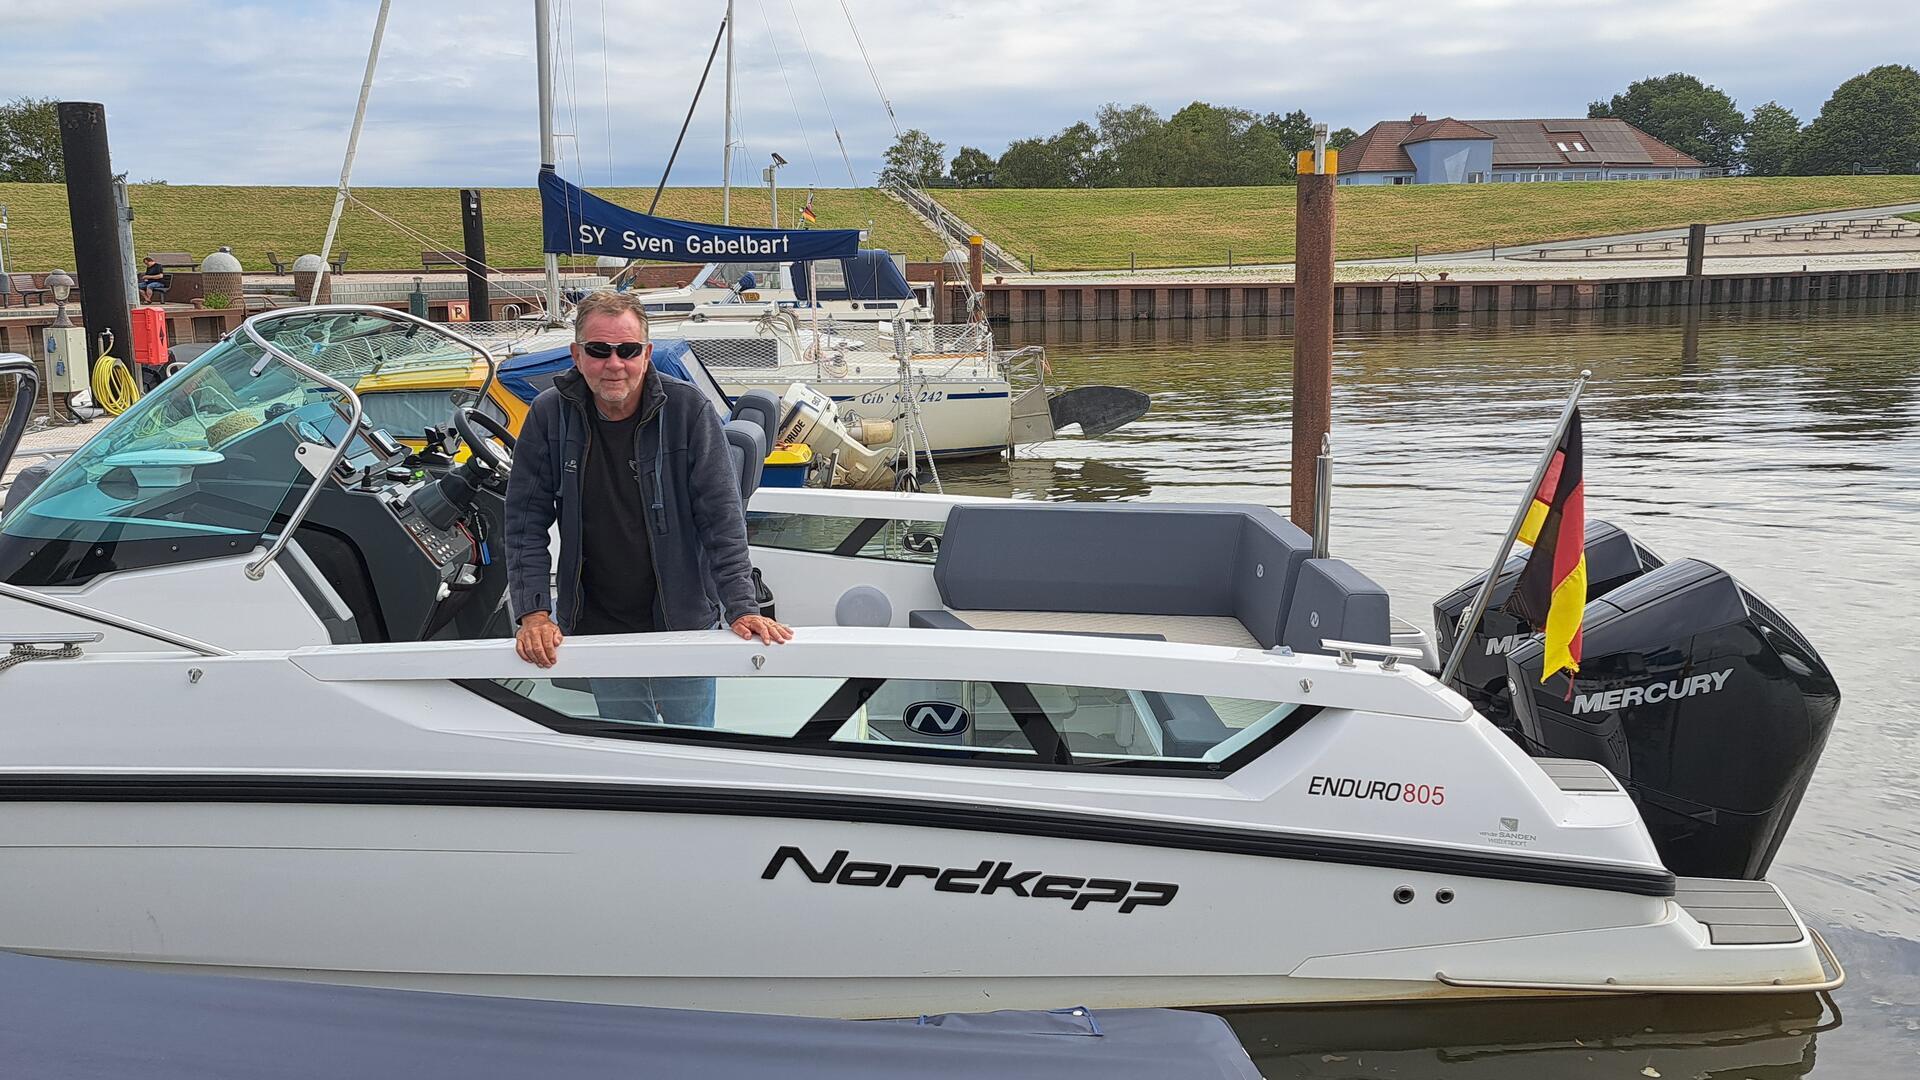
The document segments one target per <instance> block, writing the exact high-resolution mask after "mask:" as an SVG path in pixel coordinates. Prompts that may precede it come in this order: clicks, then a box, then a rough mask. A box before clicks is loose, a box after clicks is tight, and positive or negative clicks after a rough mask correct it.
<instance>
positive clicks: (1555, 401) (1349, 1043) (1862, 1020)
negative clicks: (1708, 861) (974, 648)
mask: <svg viewBox="0 0 1920 1080" xmlns="http://www.w3.org/2000/svg"><path fill="white" fill-rule="evenodd" d="M1291 330H1292V328H1291V325H1290V324H1289V323H1288V322H1286V321H1285V320H1282V319H1278V318H1275V319H1249V320H1234V321H1227V320H1216V321H1135V322H1110V323H1085V324H1068V325H1064V326H1060V325H1056V326H1048V327H1044V328H1042V327H1040V326H1021V325H1014V326H1009V327H1003V328H1001V333H1002V336H1003V337H1007V338H1009V339H1010V340H1011V342H1012V343H1013V344H1016V345H1017V344H1030V343H1044V344H1045V345H1047V347H1048V353H1049V356H1050V357H1051V359H1052V361H1053V364H1054V372H1055V377H1056V380H1057V381H1059V382H1062V383H1065V384H1068V385H1073V384H1079V383H1091V382H1105V383H1117V384H1121V385H1126V386H1132V387H1136V388H1138V389H1140V390H1144V391H1146V392H1147V393H1149V394H1151V395H1152V398H1153V411H1152V413H1151V414H1149V415H1148V416H1147V417H1146V418H1145V419H1144V420H1141V421H1139V422H1136V423H1134V424H1132V425H1130V426H1128V427H1126V428H1123V429H1121V430H1119V431H1116V432H1114V433H1112V434H1110V435H1107V436H1105V437H1103V438H1099V439H1080V438H1065V439H1060V440H1057V441H1054V442H1051V443H1047V444H1043V445H1041V446H1038V447H1034V448H1029V449H1026V450H1023V451H1022V452H1021V456H1020V458H1019V459H1017V460H1015V461H1013V462H1011V463H1006V462H997V463H985V462H982V463H964V464H952V465H948V466H946V467H945V468H943V469H942V479H943V481H944V482H945V484H946V488H947V490H948V491H951V492H958V493H970V494H994V495H1013V496H1015V497H1019V498H1032V499H1047V500H1083V501H1098V500H1113V499H1154V500H1208V501H1236V502H1257V503H1264V504H1268V505H1273V506H1278V507H1281V508H1283V509H1284V508H1285V507H1286V506H1287V504H1288V493H1287V484H1288V468H1287V462H1288V435H1289V424H1290V418H1289V410H1288V399H1289V389H1290V380H1291V377H1292V373H1291V341H1290V337H1289V335H1290V334H1291ZM1582 368H1590V369H1592V371H1593V381H1592V382H1591V384H1590V385H1589V387H1588V389H1587V391H1586V394H1585V398H1584V402H1585V405H1584V409H1583V416H1584V421H1585V440H1586V443H1585V445H1586V500H1587V501H1586V505H1587V514H1588V516H1589V517H1590V518H1598V519H1602V520H1606V521H1611V522H1613V523H1614V524H1616V525H1619V526H1621V527H1623V528H1625V529H1627V530H1628V531H1629V532H1631V533H1632V534H1633V535H1634V536H1635V537H1637V538H1638V539H1639V540H1640V541H1641V542H1642V543H1644V544H1646V545H1647V546H1649V547H1651V548H1652V549H1653V550H1654V551H1656V552H1658V553H1659V554H1660V555H1661V556H1662V557H1664V558H1667V559H1675V558H1684V557H1697V558H1702V559H1705V560H1707V561H1709V562H1712V563H1715V564H1717V565H1719V566H1721V567H1723V568H1724V569H1726V570H1728V571H1730V572H1731V573H1733V574H1734V575H1735V576H1737V577H1738V578H1739V579H1740V580H1741V581H1742V582H1743V583H1745V584H1746V585H1747V586H1748V587H1749V588H1751V589H1753V590H1754V591H1755V592H1757V593H1758V594H1759V595H1761V596H1762V597H1765V598H1766V599H1767V600H1768V601H1769V602H1771V603H1772V604H1773V605H1774V606H1775V607H1776V608H1777V609H1779V610H1780V611H1781V612H1783V613H1784V614H1785V615H1786V616H1787V617H1788V618H1790V619H1792V620H1793V621H1794V622H1795V623H1796V624H1797V625H1798V626H1799V627H1800V629H1801V630H1802V631H1804V632H1805V633H1806V634H1807V635H1808V636H1809V637H1810V638H1811V639H1812V640H1813V642H1814V643H1815V645H1816V646H1817V647H1818V648H1819V649H1820V650H1821V653H1822V655H1823V656H1824V657H1825V659H1826V660H1827V662H1828V663H1829V665H1831V667H1832V669H1833V671H1834V673H1835V676H1836V678H1837V679H1838V680H1839V684H1840V687H1841V692H1842V695H1843V704H1842V707H1841V713H1840V718H1839V721H1838V723H1837V724H1836V726H1835V729H1834V732H1833V735H1832V738H1831V740H1830V741H1829V743H1828V745H1827V748H1826V753H1825V756H1824V757H1823V759H1822V760H1821V764H1820V768H1819V771H1818V773H1817V774H1816V776H1815V777H1814V780H1813V783H1812V786H1811V787H1810V789H1809V790H1808V792H1807V795H1806V799H1805V802H1804V803H1803V804H1802V806H1801V809H1800V812H1799V816H1798V818H1797V819H1796V820H1795V822H1794V825H1793V830H1792V833H1791V835H1790V836H1789V837H1788V839H1787V841H1786V843H1785V845H1784V846H1783V848H1782V849H1781V851H1780V854H1779V857H1778V860H1777V861H1776V862H1775V864H1774V868H1773V872H1772V874H1771V877H1772V879H1773V880H1774V881H1775V882H1777V883H1778V884H1780V885H1781V886H1782V887H1783V888H1784V889H1785V890H1786V891H1787V893H1788V895H1789V896H1790V897H1791V898H1792V899H1793V900H1794V902H1795V903H1796V904H1797V905H1799V906H1800V908H1801V910H1802V912H1803V913H1804V914H1805V915H1806V917H1807V920H1808V922H1809V923H1812V924H1814V925H1816V926H1818V927H1819V928H1820V929H1821V930H1822V931H1823V933H1825V934H1826V935H1827V938H1828V941H1829V942H1830V943H1831V944H1832V945H1833V947H1834V949H1835V951H1836V952H1837V953H1838V955H1839V956H1840V958H1841V959H1842V961H1843V962H1844V963H1845V964H1846V966H1847V968H1848V971H1849V974H1850V980H1849V982H1848V983H1847V985H1846V986H1845V987H1844V988H1842V989H1841V990H1840V991H1839V992H1837V993H1836V994H1835V995H1833V996H1832V998H1831V999H1824V998H1814V997H1810V996H1802V995H1794V996H1787V997H1754V998H1745V999H1730V998H1690V999H1683V998H1667V999H1659V1000H1654V999H1644V998H1641V999H1636V998H1616V999H1602V1000H1591V999H1588V1000H1577V1001H1575V1000H1559V1001H1542V1002H1530V1003H1520V1004H1502V1005H1486V1004H1466V1003H1455V1004H1444V1005H1428V1006H1418V1007H1392V1008H1364V1009H1343V1010H1310V1011H1297V1010H1296V1011H1272V1012H1244V1013H1236V1014H1233V1015H1232V1016H1231V1017H1230V1019H1231V1020H1232V1022H1233V1024H1234V1026H1235V1028H1236V1030H1238V1031H1239V1033H1240V1035H1241V1037H1242V1039H1243V1040H1244V1042H1245V1043H1246V1045H1247V1048H1248V1050H1249V1051H1250V1052H1251V1053H1252V1054H1253V1055H1254V1057H1255V1059H1256V1061H1258V1062H1259V1063H1260V1065H1261V1066H1262V1069H1263V1071H1264V1072H1265V1074H1266V1075H1267V1076H1269V1077H1274V1078H1279V1077H1296V1076H1298V1077H1376V1076H1390V1077H1425V1076H1435V1077H1547V1076H1552V1077H1567V1076H1609V1077H1629V1078H1630V1077H1636V1076H1648V1077H1654V1076H1664V1077H1669V1078H1672V1077H1689V1078H1691V1077H1729V1078H1740V1077H1751V1078H1756V1080H1757V1078H1763V1077H1764V1078H1776V1077H1800V1076H1817V1077H1821V1078H1829V1077H1861V1076H1913V1075H1920V715H1916V710H1917V709H1920V645H1916V632H1915V628H1914V626H1913V624H1912V622H1911V619H1912V616H1913V607H1914V597H1915V595H1916V587H1915V584H1914V580H1915V577H1914V575H1915V573H1916V562H1917V561H1920V560H1917V558H1916V557H1920V302H1916V301H1913V300H1894V301H1878V302H1876V301H1851V302H1849V301H1841V302H1827V303H1812V304H1806V305H1801V306H1797V307H1795V306H1781V307H1771V308H1764V309H1762V308H1740V309H1704V310H1703V309H1676V308H1668V309H1641V310H1633V311H1624V312H1610V311H1593V312H1541V313H1538V315H1537V316H1535V315H1534V314H1533V313H1527V312H1516V313H1510V314H1502V315H1500V316H1498V317H1497V318H1494V317H1488V316H1480V317H1476V316H1471V315H1462V316H1460V317H1458V318H1457V319H1456V318H1448V317H1444V316H1442V317H1434V316H1427V317H1422V318H1419V319H1414V318H1412V317H1399V318H1396V317H1394V316H1381V317H1371V318H1363V320H1361V321H1357V322H1355V323H1353V324H1351V325H1344V326H1343V327H1342V328H1341V329H1340V331H1339V334H1338V337H1337V339H1336V342H1335V353H1334V394H1333V402H1334V410H1333V447H1334V456H1335V459H1336V464H1335V470H1334V476H1335V482H1334V497H1333V517H1332V520H1333V527H1332V530H1331V535H1332V546H1333V550H1334V552H1335V553H1336V554H1338V555H1341V556H1343V557H1345V558H1348V559H1350V560H1352V561H1354V562H1355V563H1357V564H1358V565H1360V566H1361V567H1362V568H1363V569H1364V570H1366V571H1367V572H1368V573H1369V574H1371V575H1372V576H1373V577H1374V578H1375V579H1376V580H1378V581H1380V582H1381V583H1382V584H1383V585H1385V586H1386V587H1387V589H1388V590H1389V591H1390V592H1391V593H1392V595H1393V598H1394V607H1395V611H1396V613H1397V614H1399V615H1401V616H1403V617H1405V618H1407V619H1409V620H1412V621H1414V622H1416V623H1419V624H1421V625H1426V626H1430V625H1431V621H1432V603H1433V601H1434V599H1435V598H1437V597H1439V596H1441V595H1443V594H1445V593H1446V592H1447V591H1449V590H1451V589H1452V588H1454V587H1455V586H1456V585H1458V584H1460V583H1461V582H1463V581H1465V580H1466V579H1467V578H1469V577H1471V576H1473V575H1474V574H1476V573H1478V572H1479V571H1480V570H1482V569H1484V567H1485V565H1486V564H1487V562H1488V561H1489V560H1490V559H1491V558H1492V555H1493V552H1494V549H1495V547H1496V545H1497V544H1498V542H1499V534H1500V532H1501V530H1502V528H1503V527H1504V526H1505V525H1506V524H1507V522H1508V520H1509V518H1510V516H1511V514H1512V513H1513V508H1514V505H1515V503H1516V501H1517V500H1518V498H1519V497H1520V494H1521V489H1522V488H1523V487H1524V486H1525V485H1526V481H1527V476H1528V474H1529V471H1530V467H1531V465H1532V463H1533V462H1534V460H1535V458H1536V456H1537V454H1538V453H1539V451H1540V449H1541V447H1542V446H1543V444H1544V441H1545V438H1546V434H1547V432H1548V430H1549V429H1550V427H1551V425H1552V422H1553V419H1554V417H1555V415H1556V414H1557V408H1558V405H1559V403H1560V401H1561V400H1562V399H1563V398H1564V396H1565V393H1566V391H1567V389H1568V387H1569V385H1570V383H1571V381H1572V379H1573V378H1574V376H1575V375H1576V374H1577V373H1578V372H1579V371H1580V370H1581V369H1582ZM1273 917H1274V918H1276V919H1285V918H1286V917H1287V915H1286V898H1285V897H1284V896H1276V897H1274V912H1273ZM1246 932H1247V933H1249V934H1257V933H1258V932H1259V928H1258V927H1248V928H1247V929H1246Z"/></svg>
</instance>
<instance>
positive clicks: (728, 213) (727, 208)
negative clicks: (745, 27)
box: [720, 0, 733, 225]
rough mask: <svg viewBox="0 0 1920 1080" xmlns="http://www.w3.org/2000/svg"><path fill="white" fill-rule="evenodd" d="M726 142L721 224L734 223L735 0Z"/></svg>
mask: <svg viewBox="0 0 1920 1080" xmlns="http://www.w3.org/2000/svg"><path fill="white" fill-rule="evenodd" d="M726 109H727V119H726V144H725V145H724V146H722V147H721V148H720V224H722V225H731V224H733V0H727V102H726Z"/></svg>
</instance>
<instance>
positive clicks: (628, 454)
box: [573, 404, 659, 634]
mask: <svg viewBox="0 0 1920 1080" xmlns="http://www.w3.org/2000/svg"><path fill="white" fill-rule="evenodd" d="M641 411H643V410H636V411H635V412H634V414H633V415H632V416H629V417H627V418H626V419H625V420H607V419H605V418H603V417H602V416H601V415H600V410H599V408H598V407H597V406H595V405H592V404H589V405H588V406H587V413H588V415H589V417H590V418H591V423H590V424H589V433H588V440H589V445H588V447H587V455H586V457H587V461H586V471H585V472H584V473H583V474H582V475H581V477H580V497H581V513H580V533H581V536H580V539H581V554H582V556H583V559H582V566H581V569H580V617H579V618H578V619H577V620H575V622H574V627H573V632H574V633H575V634H638V633H649V632H651V631H652V630H653V629H654V628H655V626H656V625H657V620H656V619H655V617H654V597H655V594H656V593H657V591H658V588H659V586H658V584H657V582H656V581H655V580H654V576H653V546H652V545H653V534H652V531H651V530H650V529H649V527H648V524H647V507H646V501H645V499H644V498H643V497H642V495H641V492H640V482H639V481H638V480H636V479H635V478H634V471H633V450H634V435H635V433H636V432H637V431H638V430H639V427H640V414H641Z"/></svg>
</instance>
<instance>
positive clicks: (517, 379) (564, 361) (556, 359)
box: [499, 338, 693, 405]
mask: <svg viewBox="0 0 1920 1080" xmlns="http://www.w3.org/2000/svg"><path fill="white" fill-rule="evenodd" d="M688 351H689V350H688V348H687V343H686V342H685V341H682V340H680V339H679V338H654V339H653V366H655V367H657V368H659V369H660V374H662V375H671V376H673V377H674V378H676V379H679V380H680V381H681V382H693V378H692V376H690V375H688V374H687V366H686V361H685V359H684V358H685V357H686V356H687V354H688ZM572 366H573V351H572V350H571V349H569V348H568V347H567V346H565V345H560V346H556V347H554V348H551V349H539V350H536V351H534V352H530V353H521V354H520V355H519V356H516V357H514V358H512V359H511V360H508V361H507V362H506V363H504V364H501V365H500V374H499V379H500V385H502V386H504V387H506V388H507V390H508V391H509V392H511V393H512V394H513V396H514V397H517V398H519V399H520V400H521V401H524V402H526V403H527V404H529V405H531V404H533V399H534V398H536V397H539V396H540V391H542V390H545V389H546V388H547V387H549V386H552V385H553V380H554V379H555V378H556V377H557V376H558V375H559V374H560V373H561V372H563V371H565V370H567V369H568V368H570V367H572Z"/></svg>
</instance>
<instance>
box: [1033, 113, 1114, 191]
mask: <svg viewBox="0 0 1920 1080" xmlns="http://www.w3.org/2000/svg"><path fill="white" fill-rule="evenodd" d="M1047 152H1048V153H1049V154H1051V155H1052V156H1053V160H1054V161H1056V162H1058V163H1059V167H1060V171H1061V173H1062V174H1063V178H1064V179H1065V181H1066V183H1067V184H1068V185H1069V186H1071V187H1084V188H1090V187H1094V186H1096V185H1097V184H1098V183H1099V182H1100V181H1101V179H1102V178H1103V177H1104V176H1105V174H1106V171H1107V161H1106V159H1105V158H1104V157H1103V156H1102V155H1101V153H1100V133H1099V132H1097V131H1095V130H1093V125H1091V124H1089V123H1087V122H1086V121H1085V120H1082V121H1080V122H1079V123H1077V124H1074V125H1072V126H1071V127H1066V128H1062V129H1061V130H1060V132H1059V133H1058V134H1056V135H1055V136H1054V137H1053V138H1051V139H1048V140H1047Z"/></svg>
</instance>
